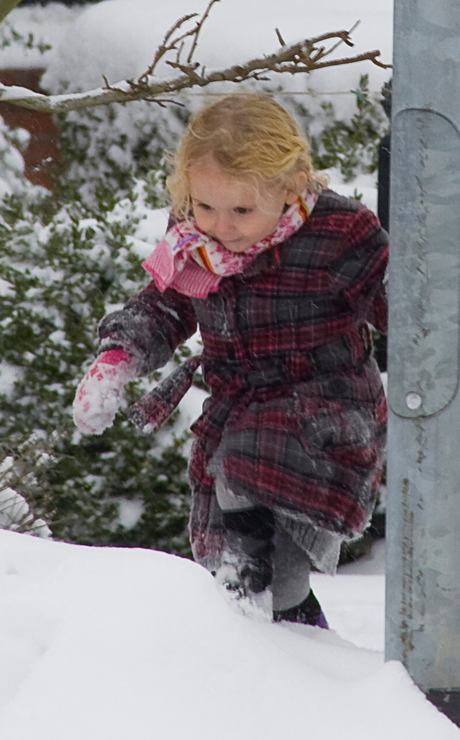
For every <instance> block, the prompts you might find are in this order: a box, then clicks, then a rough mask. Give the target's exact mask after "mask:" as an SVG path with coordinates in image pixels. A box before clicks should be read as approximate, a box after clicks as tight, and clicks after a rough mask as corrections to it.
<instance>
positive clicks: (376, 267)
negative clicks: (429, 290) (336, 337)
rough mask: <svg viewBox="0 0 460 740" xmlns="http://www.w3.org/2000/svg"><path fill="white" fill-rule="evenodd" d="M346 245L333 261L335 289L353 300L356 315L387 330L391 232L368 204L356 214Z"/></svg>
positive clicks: (351, 303)
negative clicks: (387, 290)
mask: <svg viewBox="0 0 460 740" xmlns="http://www.w3.org/2000/svg"><path fill="white" fill-rule="evenodd" d="M345 242H346V244H345V249H344V250H343V252H342V253H341V254H340V257H338V258H337V259H336V260H334V262H333V263H332V265H331V273H332V281H333V286H334V290H336V291H337V292H340V294H341V295H342V296H343V297H344V298H345V299H346V300H347V301H348V302H349V304H350V305H351V306H352V308H353V311H354V313H355V315H356V318H357V319H358V320H361V321H368V322H369V323H370V324H372V326H374V327H375V328H376V329H379V330H380V331H382V332H384V333H386V332H387V326H388V303H387V294H386V281H385V276H386V269H387V264H388V234H387V233H386V231H384V230H383V229H382V227H381V225H380V222H379V220H378V218H377V217H376V216H375V215H374V214H373V213H372V212H371V211H369V210H368V209H367V208H361V209H360V210H359V211H358V212H357V213H356V214H355V216H354V218H353V221H352V223H351V225H350V228H349V230H348V235H347V238H346V240H345Z"/></svg>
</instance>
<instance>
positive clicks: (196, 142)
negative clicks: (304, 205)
mask: <svg viewBox="0 0 460 740" xmlns="http://www.w3.org/2000/svg"><path fill="white" fill-rule="evenodd" d="M209 155H211V156H212V157H213V159H214V160H215V162H216V163H217V164H218V165H219V167H221V168H222V170H223V171H224V172H225V173H227V174H229V175H231V176H234V177H241V176H246V175H255V176H257V177H259V178H261V179H262V180H263V181H264V182H265V183H266V184H267V185H269V186H271V187H279V188H284V187H286V186H289V184H290V180H291V178H293V176H294V175H295V174H296V173H298V172H304V173H305V175H306V176H307V184H308V187H309V188H310V189H311V190H313V191H314V192H321V190H322V189H323V188H324V187H326V186H327V180H326V179H325V178H324V177H322V176H321V175H318V174H317V173H316V172H315V170H314V169H313V164H312V161H311V156H310V146H309V144H308V142H307V141H306V139H305V137H304V136H303V135H302V133H301V131H300V129H299V127H298V126H297V124H296V122H295V121H294V119H293V118H292V116H291V115H290V114H289V113H288V112H287V111H286V110H285V109H284V108H283V107H282V106H281V105H279V104H278V103H276V102H275V101H274V100H273V99H272V98H269V97H268V96H265V95H254V94H238V95H226V96H225V97H223V98H221V99H219V100H218V101H217V102H214V103H212V104H211V105H208V106H206V107H204V108H202V109H201V110H200V111H198V113H196V114H195V115H194V116H193V117H192V119H191V121H190V123H189V125H188V128H187V131H186V133H185V136H184V138H183V139H182V142H181V144H180V146H179V148H178V149H177V151H176V153H175V155H174V158H173V164H174V171H173V174H172V175H171V176H170V177H168V179H167V181H166V186H167V188H168V191H169V193H170V196H171V202H172V207H173V211H174V213H175V214H176V215H177V216H178V217H180V218H187V217H188V216H189V215H190V213H191V211H192V201H191V196H190V183H189V171H190V168H191V167H193V166H194V165H195V164H197V163H198V162H199V161H200V160H202V159H203V157H205V156H209ZM299 195H300V193H299Z"/></svg>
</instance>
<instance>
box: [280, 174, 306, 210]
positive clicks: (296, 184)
mask: <svg viewBox="0 0 460 740" xmlns="http://www.w3.org/2000/svg"><path fill="white" fill-rule="evenodd" d="M307 184H308V177H307V175H306V173H305V172H302V171H301V170H300V171H299V172H296V173H295V174H294V175H292V177H291V178H290V179H289V183H288V186H287V188H286V198H285V201H286V204H287V205H288V206H292V204H293V203H295V202H296V200H297V198H298V197H299V195H301V193H303V191H304V190H305V188H306V187H307Z"/></svg>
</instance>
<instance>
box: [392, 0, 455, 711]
mask: <svg viewBox="0 0 460 740" xmlns="http://www.w3.org/2000/svg"><path fill="white" fill-rule="evenodd" d="M394 10H395V13H394V77H393V120H392V139H391V149H392V165H391V166H392V172H391V206H390V219H391V243H392V246H391V257H390V296H389V297H390V329H389V351H388V360H389V407H390V419H389V444H388V510H387V607H386V611H387V614H386V658H387V659H396V660H400V661H402V663H403V664H404V665H405V666H406V668H407V670H408V671H409V673H410V675H411V676H412V678H413V679H414V681H415V683H416V684H417V685H418V686H419V687H420V688H421V689H423V690H424V691H425V692H426V693H428V695H429V696H430V698H433V699H434V700H435V701H437V699H442V703H443V705H444V706H443V709H446V706H447V704H450V705H451V707H452V711H451V716H452V718H454V720H455V717H454V715H455V711H456V710H455V709H454V707H455V706H456V705H457V699H458V700H459V701H458V706H459V707H460V693H456V692H460V395H459V393H458V391H459V376H460V371H459V350H460V340H459V337H460V0H436V2H433V0H395V3H394ZM438 703H439V702H438ZM446 713H448V714H449V712H448V711H446ZM459 717H460V715H459Z"/></svg>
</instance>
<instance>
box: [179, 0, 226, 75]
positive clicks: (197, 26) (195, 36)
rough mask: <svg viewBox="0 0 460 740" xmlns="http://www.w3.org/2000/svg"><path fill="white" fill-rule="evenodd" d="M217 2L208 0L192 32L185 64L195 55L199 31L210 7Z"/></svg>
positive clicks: (217, 0) (216, 0)
mask: <svg viewBox="0 0 460 740" xmlns="http://www.w3.org/2000/svg"><path fill="white" fill-rule="evenodd" d="M219 1H220V0H209V3H208V7H207V8H206V10H205V11H204V13H203V15H202V17H201V19H200V20H199V21H198V23H197V25H196V28H195V30H194V39H193V44H192V48H191V49H190V53H189V55H188V57H187V64H190V63H191V61H192V59H193V55H194V53H195V49H196V47H197V44H198V36H199V35H200V31H201V29H202V28H203V24H204V23H205V21H206V19H207V17H208V15H209V13H210V11H211V8H212V6H213V5H215V4H216V3H218V2H219Z"/></svg>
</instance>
